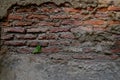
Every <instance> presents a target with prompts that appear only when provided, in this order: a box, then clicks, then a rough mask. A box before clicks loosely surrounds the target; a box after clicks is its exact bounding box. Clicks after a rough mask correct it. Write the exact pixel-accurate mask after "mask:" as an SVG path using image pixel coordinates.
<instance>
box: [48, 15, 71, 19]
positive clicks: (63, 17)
mask: <svg viewBox="0 0 120 80" xmlns="http://www.w3.org/2000/svg"><path fill="white" fill-rule="evenodd" d="M50 18H51V19H68V18H70V16H69V15H51V16H50Z"/></svg>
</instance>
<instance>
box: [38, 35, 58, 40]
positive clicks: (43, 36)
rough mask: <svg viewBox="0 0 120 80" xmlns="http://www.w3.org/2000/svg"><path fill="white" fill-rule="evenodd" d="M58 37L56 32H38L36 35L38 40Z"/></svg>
mask: <svg viewBox="0 0 120 80" xmlns="http://www.w3.org/2000/svg"><path fill="white" fill-rule="evenodd" d="M57 38H58V35H56V34H40V35H39V36H38V39H39V40H42V39H46V40H47V39H57Z"/></svg>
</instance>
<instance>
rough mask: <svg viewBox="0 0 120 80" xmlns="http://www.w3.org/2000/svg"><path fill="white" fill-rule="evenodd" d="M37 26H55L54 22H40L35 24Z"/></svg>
mask: <svg viewBox="0 0 120 80" xmlns="http://www.w3.org/2000/svg"><path fill="white" fill-rule="evenodd" d="M37 25H38V26H55V23H54V22H45V21H41V22H39V23H38V24H37Z"/></svg>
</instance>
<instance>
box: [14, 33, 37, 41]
mask: <svg viewBox="0 0 120 80" xmlns="http://www.w3.org/2000/svg"><path fill="white" fill-rule="evenodd" d="M15 36H16V38H17V39H29V40H33V39H36V35H33V34H26V35H20V34H19V35H15Z"/></svg>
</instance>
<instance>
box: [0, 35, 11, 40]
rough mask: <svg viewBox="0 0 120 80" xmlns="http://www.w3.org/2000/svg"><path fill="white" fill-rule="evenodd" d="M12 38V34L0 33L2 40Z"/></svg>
mask: <svg viewBox="0 0 120 80" xmlns="http://www.w3.org/2000/svg"><path fill="white" fill-rule="evenodd" d="M12 38H13V34H8V35H2V36H1V39H3V40H10V39H12Z"/></svg>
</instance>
